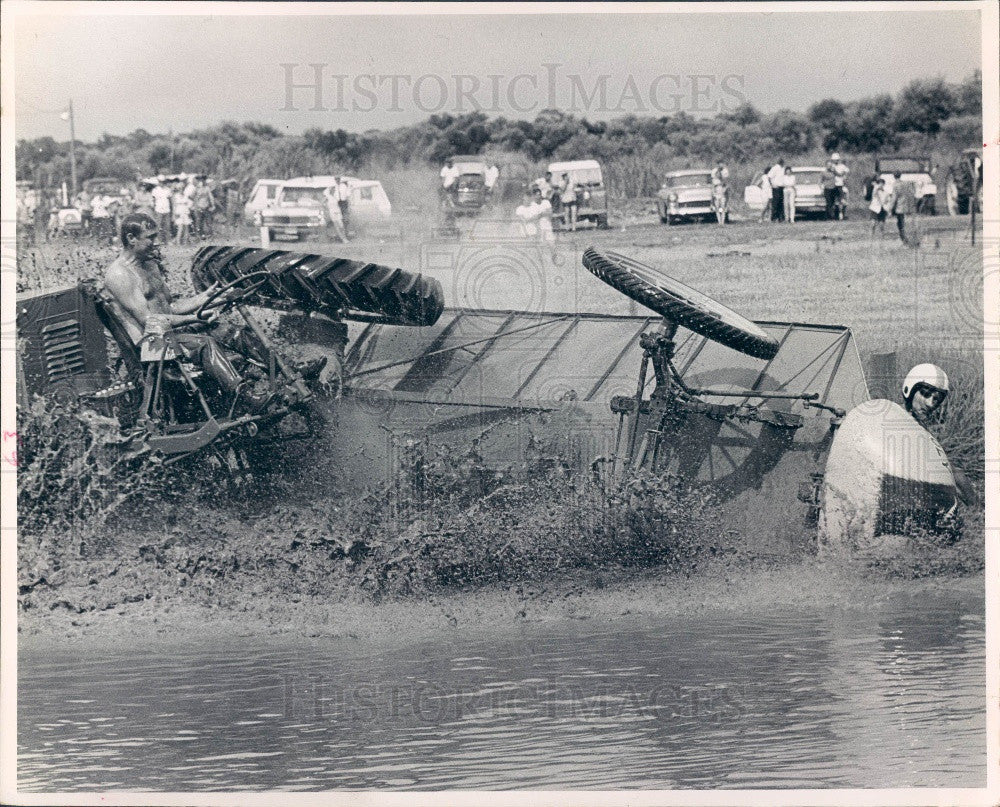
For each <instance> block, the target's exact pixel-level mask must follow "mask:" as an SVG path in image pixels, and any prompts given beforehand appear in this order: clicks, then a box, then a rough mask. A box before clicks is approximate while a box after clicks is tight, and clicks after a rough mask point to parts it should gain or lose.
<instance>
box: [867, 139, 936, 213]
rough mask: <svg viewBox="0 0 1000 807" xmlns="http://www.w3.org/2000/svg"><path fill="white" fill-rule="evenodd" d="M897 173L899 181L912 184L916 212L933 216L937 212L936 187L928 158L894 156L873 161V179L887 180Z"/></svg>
mask: <svg viewBox="0 0 1000 807" xmlns="http://www.w3.org/2000/svg"><path fill="white" fill-rule="evenodd" d="M897 171H899V172H900V177H899V178H900V181H902V182H912V183H913V189H914V192H915V194H916V197H917V212H918V213H924V214H925V215H928V216H933V215H934V214H935V213H936V212H937V204H936V199H937V185H935V184H934V179H933V176H932V175H933V173H934V166H933V165H932V164H931V160H930V158H929V157H925V156H911V155H905V154H896V155H893V156H891V157H877V158H876V159H875V177H876V178H877V177H883V178H885V179H886V180H887V181H888V178H889V177H891V176H893V175H894V174H895V173H896V172H897Z"/></svg>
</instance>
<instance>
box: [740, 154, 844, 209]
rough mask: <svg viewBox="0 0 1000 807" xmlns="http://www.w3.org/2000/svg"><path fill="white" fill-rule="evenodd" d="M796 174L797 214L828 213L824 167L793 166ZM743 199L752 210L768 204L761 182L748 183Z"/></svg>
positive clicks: (793, 172) (793, 171)
mask: <svg viewBox="0 0 1000 807" xmlns="http://www.w3.org/2000/svg"><path fill="white" fill-rule="evenodd" d="M792 174H793V175H794V176H795V216H796V217H799V216H804V215H806V214H809V213H814V214H819V215H824V216H825V215H826V197H825V196H824V195H823V183H822V180H823V168H822V167H817V166H815V165H810V166H797V167H795V168H792ZM743 201H744V203H745V204H746V206H747V207H749V208H750V209H751V210H763V209H764V208H765V206H766V205H767V201H768V200H767V199H766V198H765V197H764V190H763V188H761V186H760V183H759V182H758V183H755V184H753V185H747V186H746V188H745V189H744V191H743Z"/></svg>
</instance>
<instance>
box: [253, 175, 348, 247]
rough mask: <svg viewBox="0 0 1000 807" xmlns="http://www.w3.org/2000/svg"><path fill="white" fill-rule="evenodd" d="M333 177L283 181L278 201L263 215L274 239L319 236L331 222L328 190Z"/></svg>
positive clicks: (270, 235)
mask: <svg viewBox="0 0 1000 807" xmlns="http://www.w3.org/2000/svg"><path fill="white" fill-rule="evenodd" d="M334 184H336V182H335V180H334V178H333V177H297V178H295V179H289V180H286V181H285V182H282V183H281V185H280V187H279V188H278V192H277V196H276V197H275V199H274V201H273V202H272V203H271V204H270V205H269V206H267V207H265V208H264V209H263V210H261V211H260V214H259V226H260V227H262V228H265V229H266V230H267V231H268V237H269V238H270V239H271V240H290V241H298V240H300V239H303V240H304V239H306V238H309V237H310V236H318V235H320V234H321V233H322V232H323V231H325V230H326V227H327V224H329V222H330V218H329V213H328V212H327V204H328V197H327V195H326V191H327V189H328V188H330V187H331V186H332V185H334Z"/></svg>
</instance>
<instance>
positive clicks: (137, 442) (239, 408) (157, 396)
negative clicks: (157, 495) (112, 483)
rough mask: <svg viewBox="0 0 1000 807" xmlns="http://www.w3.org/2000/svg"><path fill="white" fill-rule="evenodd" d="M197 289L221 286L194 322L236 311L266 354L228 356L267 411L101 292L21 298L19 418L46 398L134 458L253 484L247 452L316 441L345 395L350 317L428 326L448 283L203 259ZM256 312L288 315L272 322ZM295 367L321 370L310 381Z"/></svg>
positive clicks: (330, 263)
mask: <svg viewBox="0 0 1000 807" xmlns="http://www.w3.org/2000/svg"><path fill="white" fill-rule="evenodd" d="M192 279H193V280H194V282H195V285H196V286H198V288H199V290H200V291H204V290H206V289H208V288H209V287H210V286H212V285H213V284H217V289H216V290H215V291H214V292H213V293H212V294H211V295H210V297H209V298H208V299H207V300H206V301H205V302H204V304H203V305H202V306H201V307H200V308H199V309H198V311H197V312H196V315H197V317H198V318H199V319H202V320H206V323H207V321H208V319H209V317H210V316H211V315H212V314H213V313H214V312H217V311H218V312H220V313H221V312H223V311H225V310H228V309H233V310H234V312H235V313H236V314H238V316H239V318H240V319H241V320H242V327H243V328H245V329H248V331H249V333H250V334H251V335H252V336H251V338H252V339H253V340H254V342H255V343H256V344H257V345H259V347H260V348H261V349H260V350H259V351H257V355H254V354H248V355H241V354H237V353H234V352H230V351H226V353H227V358H229V360H230V361H231V362H232V363H233V364H234V365H235V366H237V368H238V370H239V371H240V373H241V375H242V376H243V377H244V379H246V380H247V384H251V385H252V386H253V389H254V391H255V392H256V393H257V396H258V397H257V400H263V401H264V402H265V405H264V406H262V407H259V408H258V409H254V410H252V411H248V407H246V406H243V405H242V404H243V403H244V402H243V401H241V399H240V394H239V393H237V394H236V395H233V394H232V393H225V392H224V391H222V390H221V389H219V388H218V386H217V385H216V384H214V383H213V382H211V380H210V379H208V378H207V376H206V374H204V373H203V372H202V371H201V370H199V369H198V368H196V367H195V366H194V365H193V364H192V363H190V362H189V361H187V360H186V359H185V358H184V356H183V351H182V350H181V349H180V348H179V346H177V344H176V343H175V341H174V335H175V333H177V332H174V331H170V330H167V331H165V332H162V333H146V334H142V333H138V332H137V331H136V329H135V328H134V326H131V325H130V322H129V319H128V318H127V317H125V316H123V312H122V310H121V308H120V306H119V304H118V302H117V301H116V300H115V299H114V298H113V297H112V296H111V295H109V294H108V293H107V292H106V291H105V290H104V289H103V288H102V286H101V285H100V284H99V283H98V282H97V281H95V280H85V281H81V282H80V283H79V284H77V285H76V286H70V287H66V288H61V289H57V290H54V291H49V292H39V293H34V294H25V295H19V297H18V301H17V306H18V308H17V327H18V339H19V348H20V349H19V353H18V396H19V397H18V401H19V405H26V404H28V403H29V402H30V399H31V396H33V395H36V394H37V395H42V396H44V397H49V398H53V399H56V400H58V401H59V402H60V403H62V404H64V405H69V406H70V407H76V406H82V407H84V408H86V409H90V410H93V411H96V412H97V413H98V414H102V415H105V416H109V417H115V418H117V420H118V423H119V425H120V427H121V430H122V441H121V448H122V450H123V451H124V452H126V456H136V457H137V456H140V455H142V454H145V453H147V452H153V453H154V454H156V455H158V456H159V457H160V458H161V459H162V461H163V462H164V463H165V464H173V463H176V462H178V461H181V460H184V459H187V458H190V457H193V456H206V457H207V458H208V459H209V461H210V462H211V463H212V464H213V465H215V466H217V467H222V468H225V469H226V470H227V471H228V472H229V474H230V475H231V477H232V478H233V479H234V480H237V481H239V482H244V481H246V480H247V479H248V478H249V477H250V476H252V475H253V470H254V469H253V468H252V467H251V463H250V461H249V460H248V452H250V451H251V450H252V451H254V452H259V449H260V448H261V447H262V446H266V445H267V444H268V443H273V442H276V441H284V440H289V439H295V438H300V437H306V436H313V435H314V434H315V421H316V418H315V410H314V404H315V401H316V397H317V395H318V394H322V395H324V396H327V397H331V398H336V397H338V396H339V394H340V387H341V375H342V360H343V355H344V343H345V339H346V327H345V325H344V322H343V321H344V319H345V318H353V319H360V320H363V321H365V322H379V323H382V324H386V325H389V324H392V325H396V326H407V325H425V326H426V325H431V324H433V323H434V322H435V321H436V320H437V318H438V317H439V316H440V314H441V311H442V308H443V305H444V296H443V292H442V289H441V286H440V284H439V283H437V282H436V281H434V280H432V279H429V278H425V277H423V276H421V275H418V274H414V273H410V272H406V271H404V270H402V269H392V268H389V267H385V266H380V265H377V264H371V263H366V262H363V261H351V260H347V259H343V258H328V257H323V256H319V255H311V254H290V253H287V252H282V251H276V250H262V249H241V248H236V247H205V248H203V249H202V250H201V251H200V252H199V253H198V255H197V257H196V259H195V271H194V272H193V275H192ZM251 307H253V309H251ZM261 308H268V309H277V310H280V311H282V312H283V315H282V316H281V317H280V319H279V320H278V321H277V322H273V321H272V322H270V323H267V322H264V321H262V320H261V318H260V309H261ZM255 312H256V313H255ZM206 327H208V326H207V324H206ZM181 330H187V329H181ZM208 332H210V331H208ZM307 339H310V340H311V341H309V342H307V341H306V340H307ZM276 340H277V341H284V342H286V343H288V342H291V344H290V345H289V347H288V348H287V349H282V348H279V347H278V346H277V345H276ZM296 342H300V343H301V344H297V343H296ZM109 347H110V350H109ZM112 356H114V357H115V358H113V359H112V358H111V357H112ZM292 356H294V357H296V358H297V359H303V358H305V359H309V358H313V359H316V358H322V359H323V361H322V362H313V363H312V364H313V367H314V369H315V370H316V372H314V373H306V374H303V372H302V367H303V365H302V364H301V363H296V362H295V361H293V360H292V358H291V357H292Z"/></svg>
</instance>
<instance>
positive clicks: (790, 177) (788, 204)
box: [781, 166, 795, 224]
mask: <svg viewBox="0 0 1000 807" xmlns="http://www.w3.org/2000/svg"><path fill="white" fill-rule="evenodd" d="M781 190H782V196H783V199H782V206H783V207H784V209H785V221H787V222H788V223H789V224H794V223H795V174H793V173H792V167H791V166H789V167H788V168H786V169H785V176H784V178H783V181H782V185H781Z"/></svg>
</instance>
